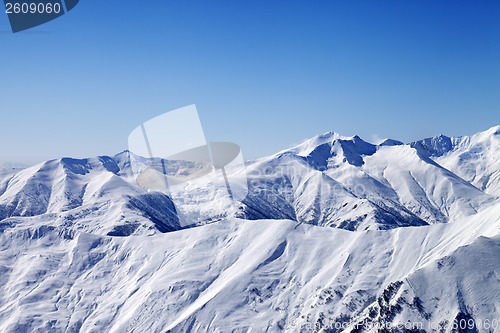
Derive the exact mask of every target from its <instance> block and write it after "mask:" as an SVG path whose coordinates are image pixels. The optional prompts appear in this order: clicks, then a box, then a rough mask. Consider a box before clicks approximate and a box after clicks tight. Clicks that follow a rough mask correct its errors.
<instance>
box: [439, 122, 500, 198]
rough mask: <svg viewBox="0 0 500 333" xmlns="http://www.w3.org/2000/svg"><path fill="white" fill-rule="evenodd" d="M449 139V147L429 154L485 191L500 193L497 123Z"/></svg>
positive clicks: (499, 133)
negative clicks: (481, 129)
mask: <svg viewBox="0 0 500 333" xmlns="http://www.w3.org/2000/svg"><path fill="white" fill-rule="evenodd" d="M451 142H452V143H453V145H452V149H451V150H449V151H447V152H446V153H443V154H441V155H436V154H430V155H429V157H431V158H432V159H434V160H435V161H436V162H437V163H439V164H440V165H442V166H443V167H445V168H447V169H449V170H450V171H452V172H453V173H455V174H456V175H458V176H460V177H461V178H463V179H464V180H466V181H467V182H470V183H471V184H473V185H474V186H476V187H477V188H478V189H480V190H482V191H484V192H485V193H488V194H491V195H494V196H497V197H498V196H500V126H494V127H492V128H490V129H489V130H487V131H484V132H480V133H477V134H474V135H472V136H463V137H458V138H451Z"/></svg>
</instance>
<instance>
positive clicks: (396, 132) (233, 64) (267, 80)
mask: <svg viewBox="0 0 500 333" xmlns="http://www.w3.org/2000/svg"><path fill="white" fill-rule="evenodd" d="M0 45H1V52H0V69H1V80H0V91H1V92H0V115H1V124H2V127H1V129H0V160H4V161H6V160H7V161H15V162H25V163H26V162H27V163H32V162H38V161H41V160H45V159H49V158H57V157H61V156H73V157H87V156H95V155H102V154H115V153H118V152H120V151H122V150H124V149H126V145H127V137H128V134H129V133H130V131H131V130H132V129H133V128H134V127H135V126H137V125H138V124H140V123H142V122H143V121H145V120H147V119H150V118H152V117H154V116H156V115H159V114H161V113H163V112H166V111H169V110H171V109H174V108H177V107H181V106H184V105H188V104H193V103H194V104H196V105H197V107H198V111H199V113H200V116H201V118H202V121H203V123H204V127H205V134H206V136H207V139H208V140H209V141H217V140H227V141H232V142H236V143H239V144H240V145H241V146H242V147H243V149H244V154H245V157H246V158H247V159H253V158H256V157H260V156H265V155H268V154H271V153H274V152H276V151H278V150H280V149H283V148H286V147H288V146H290V145H292V144H295V143H299V142H301V141H302V140H303V139H305V138H308V137H311V136H314V135H316V134H320V133H323V132H326V131H335V132H339V133H341V134H344V135H354V134H358V135H360V136H361V137H363V138H365V139H366V140H371V139H372V138H374V137H392V138H395V139H399V140H402V141H411V140H415V139H419V138H423V137H427V136H432V135H435V134H438V133H444V134H447V135H460V134H471V133H474V132H478V131H481V130H485V129H487V128H489V127H491V126H493V125H496V124H499V123H500V121H499V119H500V117H499V115H500V1H470V0H468V1H459V0H453V1H434V0H433V1H430V0H428V1H425V0H423V1H422V0H418V1H417V0H405V1H396V0H392V1H389V0H388V1H382V0H381V1H319V0H315V1H305V0H303V1H275V0H271V1H269V0H266V1H234V0H232V1H220V0H208V1H207V0H205V1H190V0H182V1H181V0H176V1H159V0H157V1H152V0H143V1H130V0H122V1H118V0H106V1H89V0H81V2H80V4H79V5H78V6H77V7H76V8H75V9H74V10H73V11H71V12H69V13H68V14H67V15H64V16H63V17H61V18H59V19H57V20H55V21H53V22H50V23H48V24H45V25H43V26H41V27H38V28H35V29H32V30H29V31H26V32H22V33H18V34H12V33H11V32H10V28H9V26H8V21H7V17H6V15H5V14H2V13H0Z"/></svg>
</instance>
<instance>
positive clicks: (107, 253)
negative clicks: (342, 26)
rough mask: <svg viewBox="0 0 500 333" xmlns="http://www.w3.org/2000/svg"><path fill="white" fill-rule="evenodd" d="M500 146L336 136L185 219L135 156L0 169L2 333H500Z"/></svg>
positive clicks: (499, 130) (495, 141) (268, 164)
mask: <svg viewBox="0 0 500 333" xmlns="http://www.w3.org/2000/svg"><path fill="white" fill-rule="evenodd" d="M499 156H500V126H495V127H492V128H490V129H488V130H486V131H484V132H480V133H477V134H474V135H471V136H462V137H447V136H444V135H439V136H436V137H433V138H427V139H423V140H419V141H415V142H411V143H408V144H404V143H402V142H399V141H397V140H392V139H388V140H385V141H383V142H382V143H380V144H377V145H375V144H371V143H369V142H366V141H364V140H363V139H361V138H360V137H358V136H353V137H345V136H342V135H339V134H337V133H332V132H329V133H325V134H322V135H319V136H316V137H314V138H311V139H309V140H307V141H305V142H304V143H302V144H300V145H298V146H295V147H292V148H290V149H286V150H283V151H281V152H278V153H276V154H274V155H272V156H268V157H265V158H262V159H258V160H256V161H251V162H248V163H247V165H246V170H244V171H241V170H240V171H238V172H235V173H234V174H231V175H229V176H231V177H233V178H234V179H237V180H239V181H241V182H246V183H247V184H248V195H247V197H246V198H245V199H244V200H242V201H240V202H237V203H236V205H234V203H233V202H231V201H227V200H226V201H225V200H223V199H222V198H220V200H219V198H217V197H216V200H214V198H213V197H210V196H204V195H203V194H204V193H203V192H202V193H198V195H197V197H198V198H201V200H198V201H197V202H196V205H190V209H191V210H190V214H193V216H200V215H201V216H203V215H207V216H211V217H212V218H211V219H210V220H207V221H205V222H203V223H193V224H191V225H188V226H184V225H181V224H180V223H179V220H178V218H177V217H176V208H175V204H174V201H173V200H172V198H171V196H169V195H168V194H166V193H163V192H160V191H154V190H148V189H145V188H143V187H141V186H139V185H138V184H137V182H136V179H137V176H138V174H137V171H136V169H135V168H134V167H133V165H134V163H135V164H137V163H147V162H148V161H147V159H144V158H143V157H140V156H136V155H134V154H132V153H131V152H129V151H125V152H122V153H120V154H117V155H115V156H99V157H95V158H88V159H73V158H61V159H58V160H51V161H47V162H44V163H40V164H38V165H35V166H32V167H28V168H24V169H3V170H2V171H0V238H1V239H2V240H1V242H0V246H1V247H2V251H1V253H0V271H1V272H2V274H1V275H0V280H1V283H0V330H1V331H5V332H32V331H40V332H47V331H50V332H80V331H81V332H102V331H109V332H132V331H136V332H145V331H148V332H166V331H172V332H200V331H201V332H248V331H250V330H252V331H257V332H281V331H291V332H379V331H383V332H496V331H500V327H498V326H496V328H495V326H493V325H494V320H496V323H497V324H499V323H498V320H499V319H500V317H499V316H500V303H499V302H498V300H499V299H500V200H499V196H500V171H499V170H500V161H499ZM165 163H167V165H169V167H171V168H173V169H176V168H177V169H176V170H179V168H178V166H179V163H182V161H165ZM182 166H183V167H184V169H183V172H188V173H189V172H191V171H190V169H189V167H186V164H182ZM192 172H194V171H192ZM194 181H196V180H194ZM213 185H214V186H216V187H217V186H224V184H213ZM461 322H463V323H467V324H468V326H467V327H466V328H461V327H454V326H453V324H454V323H461ZM405 323H415V324H419V323H420V324H422V327H413V328H407V327H403V328H402V325H403V326H404V324H405ZM488 323H489V324H488ZM342 324H343V325H344V326H342ZM377 325H378V326H377ZM398 325H399V326H398ZM417 326H418V325H417ZM487 326H488V327H487ZM380 327H383V329H381V328H380ZM384 330H385V331H384Z"/></svg>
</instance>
